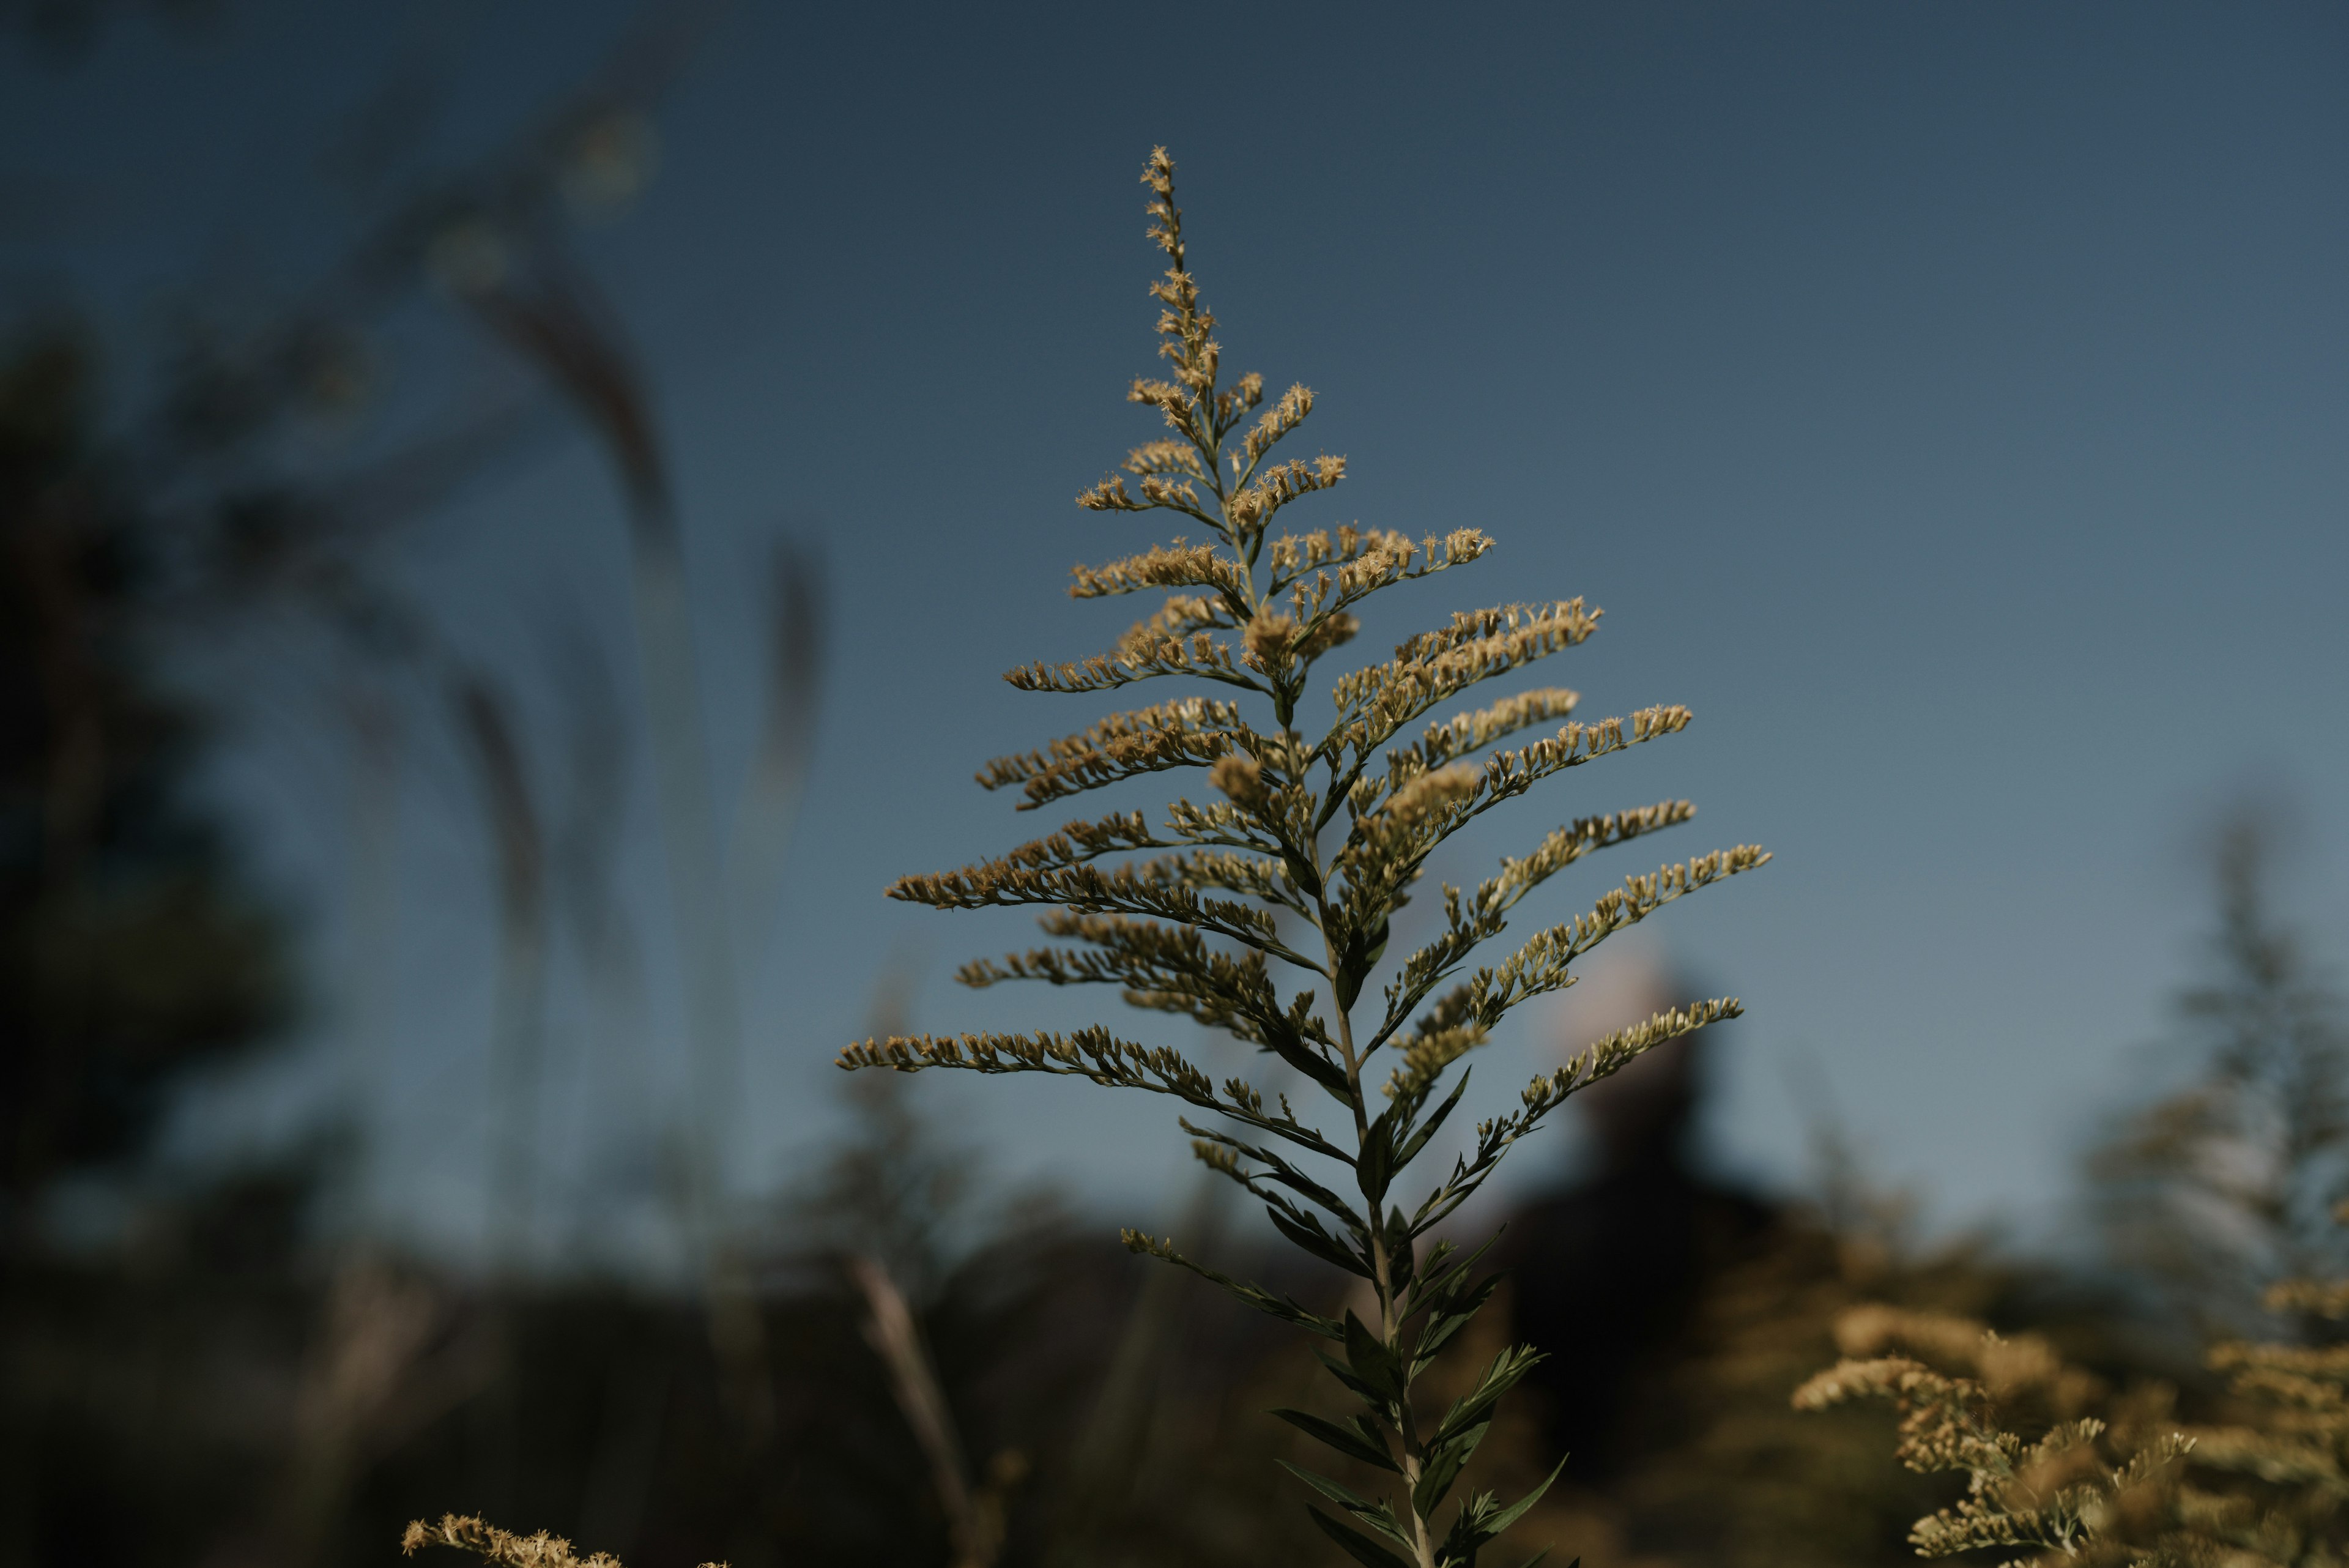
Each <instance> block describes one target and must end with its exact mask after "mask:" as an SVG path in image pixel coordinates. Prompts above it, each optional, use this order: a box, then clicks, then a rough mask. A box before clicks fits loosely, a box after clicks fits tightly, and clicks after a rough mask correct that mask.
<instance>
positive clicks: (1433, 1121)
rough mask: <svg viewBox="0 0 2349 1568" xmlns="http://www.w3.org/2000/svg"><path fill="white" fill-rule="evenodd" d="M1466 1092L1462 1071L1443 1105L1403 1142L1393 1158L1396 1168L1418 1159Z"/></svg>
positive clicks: (1465, 1074) (1465, 1075)
mask: <svg viewBox="0 0 2349 1568" xmlns="http://www.w3.org/2000/svg"><path fill="white" fill-rule="evenodd" d="M1467 1091H1468V1074H1467V1072H1466V1071H1465V1070H1463V1071H1462V1073H1461V1075H1460V1081H1459V1082H1458V1083H1457V1084H1454V1085H1453V1086H1452V1092H1451V1093H1450V1094H1448V1095H1446V1096H1444V1103H1443V1104H1442V1105H1440V1106H1436V1107H1435V1112H1434V1114H1433V1115H1432V1116H1429V1117H1428V1118H1427V1120H1426V1121H1424V1122H1423V1123H1421V1124H1420V1127H1419V1130H1418V1131H1416V1132H1414V1133H1413V1134H1412V1135H1411V1137H1410V1138H1409V1139H1408V1140H1406V1141H1405V1142H1404V1144H1403V1146H1402V1153H1401V1154H1400V1155H1398V1156H1397V1157H1396V1158H1395V1166H1396V1168H1398V1169H1400V1168H1402V1167H1403V1166H1406V1165H1409V1164H1410V1163H1411V1162H1412V1161H1413V1160H1414V1159H1417V1158H1419V1151H1420V1150H1421V1149H1423V1148H1425V1147H1427V1140H1428V1139H1430V1138H1432V1137H1434V1136H1435V1130H1436V1128H1438V1127H1442V1126H1443V1125H1444V1117H1446V1116H1450V1115H1451V1114H1452V1107H1453V1106H1456V1105H1458V1104H1459V1103H1460V1096H1462V1095H1464V1094H1465V1093H1467Z"/></svg>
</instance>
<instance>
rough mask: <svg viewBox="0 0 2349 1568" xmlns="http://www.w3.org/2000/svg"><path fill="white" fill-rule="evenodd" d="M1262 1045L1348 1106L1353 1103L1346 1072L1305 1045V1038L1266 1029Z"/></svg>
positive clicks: (1286, 1031)
mask: <svg viewBox="0 0 2349 1568" xmlns="http://www.w3.org/2000/svg"><path fill="white" fill-rule="evenodd" d="M1264 1042H1265V1044H1267V1045H1269V1046H1270V1047H1272V1049H1273V1051H1274V1053H1275V1054H1278V1056H1279V1057H1280V1059H1281V1060H1282V1061H1284V1062H1286V1063H1288V1064H1289V1065H1290V1066H1292V1067H1294V1068H1296V1069H1297V1070H1298V1071H1299V1072H1300V1073H1302V1074H1304V1075H1306V1076H1307V1077H1309V1078H1310V1079H1312V1080H1313V1081H1314V1082H1315V1083H1317V1084H1319V1085H1321V1086H1322V1087H1323V1088H1325V1089H1327V1090H1329V1091H1330V1093H1331V1094H1332V1095H1335V1096H1337V1097H1338V1098H1339V1099H1340V1100H1341V1101H1343V1102H1344V1103H1345V1104H1347V1105H1352V1104H1353V1103H1354V1098H1353V1090H1352V1089H1351V1088H1350V1086H1348V1085H1347V1083H1346V1070H1345V1069H1344V1068H1343V1067H1340V1066H1339V1065H1338V1064H1336V1063H1335V1062H1332V1061H1330V1060H1329V1059H1328V1058H1327V1057H1325V1056H1323V1055H1322V1054H1321V1053H1319V1051H1316V1050H1315V1049H1313V1047H1312V1046H1310V1045H1309V1044H1306V1043H1305V1041H1304V1039H1303V1038H1302V1037H1301V1036H1299V1035H1297V1034H1293V1033H1289V1032H1288V1030H1286V1029H1267V1030H1266V1031H1265V1032H1264Z"/></svg>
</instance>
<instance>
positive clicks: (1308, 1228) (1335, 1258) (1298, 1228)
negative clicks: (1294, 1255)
mask: <svg viewBox="0 0 2349 1568" xmlns="http://www.w3.org/2000/svg"><path fill="white" fill-rule="evenodd" d="M1265 1212H1266V1213H1267V1214H1269V1215H1270V1216H1272V1224H1273V1229H1275V1230H1277V1231H1279V1232H1280V1233H1281V1234H1282V1235H1284V1236H1286V1237H1288V1240H1289V1241H1290V1242H1291V1243H1293V1244H1294V1245H1295V1246H1297V1247H1298V1248H1299V1250H1300V1251H1307V1252H1310V1253H1312V1254H1313V1255H1314V1256H1315V1257H1317V1258H1319V1259H1320V1260H1321V1261H1322V1262H1325V1263H1330V1264H1332V1265H1334V1266H1336V1267H1338V1268H1340V1269H1343V1270H1345V1271H1346V1272H1348V1273H1350V1274H1360V1275H1361V1277H1362V1278H1364V1279H1366V1280H1367V1279H1369V1278H1370V1277H1371V1266H1370V1265H1369V1264H1368V1263H1365V1262H1362V1260H1361V1259H1360V1258H1357V1257H1356V1256H1354V1254H1353V1252H1352V1251H1350V1249H1348V1248H1347V1247H1346V1246H1345V1245H1344V1244H1343V1243H1342V1242H1340V1241H1339V1240H1338V1239H1337V1238H1336V1237H1334V1236H1332V1235H1330V1232H1328V1231H1324V1230H1323V1229H1321V1227H1320V1226H1319V1225H1313V1224H1300V1223H1299V1221H1298V1220H1291V1219H1289V1218H1288V1216H1287V1215H1285V1214H1283V1213H1282V1212H1281V1211H1280V1210H1278V1209H1275V1208H1274V1207H1272V1205H1270V1204H1267V1205H1265ZM1304 1218H1305V1219H1306V1220H1310V1219H1311V1216H1310V1215H1307V1216H1305V1217H1304Z"/></svg>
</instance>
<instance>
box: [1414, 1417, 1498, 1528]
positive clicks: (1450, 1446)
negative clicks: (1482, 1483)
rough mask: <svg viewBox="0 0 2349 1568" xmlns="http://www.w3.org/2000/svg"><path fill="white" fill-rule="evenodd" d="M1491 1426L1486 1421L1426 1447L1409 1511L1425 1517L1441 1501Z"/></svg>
mask: <svg viewBox="0 0 2349 1568" xmlns="http://www.w3.org/2000/svg"><path fill="white" fill-rule="evenodd" d="M1490 1426H1491V1423H1490V1422H1487V1423H1485V1425H1483V1426H1476V1427H1471V1428H1468V1429H1467V1430H1466V1431H1464V1432H1462V1433H1460V1434H1459V1435H1458V1436H1456V1437H1454V1438H1449V1439H1447V1440H1445V1441H1444V1442H1440V1443H1437V1444H1436V1445H1434V1447H1433V1449H1430V1450H1429V1452H1428V1456H1427V1468H1426V1469H1424V1470H1423V1471H1422V1472H1421V1473H1420V1478H1419V1484H1418V1485H1417V1486H1414V1487H1413V1488H1412V1489H1411V1506H1412V1510H1413V1512H1415V1513H1417V1514H1418V1515H1419V1516H1420V1518H1422V1519H1425V1518H1427V1517H1428V1516H1429V1515H1430V1514H1432V1513H1433V1512H1434V1511H1435V1510H1436V1507H1437V1505H1438V1504H1440V1503H1442V1502H1443V1501H1444V1494H1445V1493H1446V1492H1448V1491H1450V1490H1452V1483H1453V1482H1454V1481H1455V1480H1459V1479H1460V1469H1461V1467H1462V1466H1463V1465H1465V1464H1466V1463H1467V1462H1468V1457H1469V1456H1470V1455H1471V1454H1473V1453H1475V1451H1476V1445H1477V1444H1479V1443H1481V1442H1483V1441H1484V1440H1485V1432H1486V1431H1487V1430H1488V1429H1489V1428H1490Z"/></svg>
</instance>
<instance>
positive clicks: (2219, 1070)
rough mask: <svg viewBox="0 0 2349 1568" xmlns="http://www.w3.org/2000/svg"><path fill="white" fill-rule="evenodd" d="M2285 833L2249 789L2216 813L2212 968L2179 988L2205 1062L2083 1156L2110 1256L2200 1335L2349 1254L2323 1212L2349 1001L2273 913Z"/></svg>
mask: <svg viewBox="0 0 2349 1568" xmlns="http://www.w3.org/2000/svg"><path fill="white" fill-rule="evenodd" d="M2283 846H2284V842H2283V836H2282V832H2281V827H2280V820H2279V817H2278V815H2277V814H2276V813H2274V812H2272V811H2270V810H2263V809H2261V808H2260V807H2259V806H2258V805H2256V804H2252V803H2246V804H2243V805H2239V806H2237V807H2236V808H2235V809H2234V810H2233V811H2231V812H2230V815H2228V816H2227V817H2226V818H2224V819H2223V820H2222V821H2221V822H2220V826H2219V830H2218V832H2217V833H2216V834H2215V835H2214V836H2212V840H2211V850H2212V854H2211V866H2210V868H2211V870H2212V872H2213V874H2214V876H2213V880H2214V882H2215V885H2216V887H2215V890H2216V891H2217V893H2218V895H2219V898H2218V904H2219V910H2218V913H2219V919H2218V921H2217V925H2216V929H2214V930H2213V931H2212V932H2211V933H2210V937H2209V957H2210V960H2211V962H2210V968H2209V972H2208V975H2207V977H2206V978H2205V979H2204V980H2203V981H2201V983H2199V984H2198V985H2195V986H2193V987H2192V988H2190V989H2189V990H2188V991H2186V992H2184V993H2183V994H2182V995H2181V996H2180V997H2179V998H2178V1023H2179V1025H2180V1027H2181V1029H2182V1031H2183V1032H2184V1033H2185V1035H2186V1038H2187V1039H2188V1040H2189V1041H2190V1042H2191V1043H2192V1044H2194V1045H2195V1046H2196V1047H2198V1053H2199V1056H2200V1058H2201V1062H2200V1072H2199V1076H2198V1077H2197V1078H2196V1079H2195V1080H2194V1081H2193V1082H2192V1083H2190V1084H2189V1085H2187V1086H2186V1087H2184V1088H2182V1089H2180V1090H2178V1092H2176V1093H2174V1094H2171V1095H2168V1096H2163V1097H2162V1098H2160V1099H2158V1100H2156V1101H2155V1102H2153V1103H2152V1104H2151V1105H2148V1106H2144V1107H2142V1108H2141V1109H2138V1110H2137V1111H2136V1112H2134V1113H2133V1114H2131V1115H2130V1116H2127V1118H2126V1119H2124V1120H2123V1121H2122V1122H2121V1123H2120V1125H2119V1126H2118V1127H2116V1128H2115V1129H2114V1131H2113V1132H2112V1134H2111V1135H2110V1136H2109V1137H2106V1140H2105V1141H2104V1143H2103V1144H2102V1145H2101V1146H2100V1147H2098V1148H2097V1149H2096V1150H2095V1153H2094V1155H2093V1156H2092V1158H2091V1160H2090V1165H2089V1170H2090V1175H2091V1178H2092V1179H2093V1180H2094V1181H2095V1191H2096V1198H2097V1201H2098V1209H2099V1218H2100V1219H2101V1220H2102V1221H2103V1224H2104V1226H2105V1229H2106V1235H2107V1237H2108V1239H2109V1241H2110V1242H2111V1245H2112V1247H2113V1251H2115V1253H2116V1256H2117V1260H2118V1261H2119V1262H2121V1263H2122V1264H2123V1265H2124V1266H2126V1267H2127V1268H2128V1269H2130V1270H2131V1271H2132V1272H2135V1273H2137V1275H2139V1276H2140V1277H2142V1278H2144V1279H2147V1280H2148V1281H2150V1282H2153V1283H2154V1284H2156V1285H2157V1286H2158V1288H2159V1289H2160V1291H2161V1292H2162V1293H2163V1294H2164V1295H2165V1296H2166V1297H2167V1298H2168V1301H2169V1302H2170V1303H2172V1304H2174V1305H2175V1306H2176V1307H2177V1308H2178V1309H2181V1310H2182V1311H2183V1312H2184V1313H2185V1314H2187V1315H2189V1316H2190V1317H2191V1318H2192V1319H2194V1320H2195V1326H2197V1327H2198V1328H2199V1329H2200V1330H2201V1331H2202V1333H2203V1334H2213V1333H2230V1334H2244V1333H2257V1332H2260V1331H2261V1327H2262V1324H2261V1295H2262V1293H2263V1292H2264V1291H2265V1290H2266V1288H2267V1287H2268V1286H2269V1285H2271V1284H2272V1283H2273V1282H2276V1281H2278V1280H2282V1279H2287V1278H2294V1277H2306V1276H2309V1275H2317V1274H2327V1273H2332V1272H2337V1271H2338V1270H2339V1269H2340V1268H2341V1267H2342V1266H2343V1265H2344V1263H2349V1251H2344V1246H2343V1235H2342V1232H2341V1231H2340V1230H2339V1229H2338V1228H2337V1227H2335V1226H2334V1225H2333V1224H2332V1222H2331V1221H2330V1220H2329V1218H2328V1214H2329V1210H2331V1208H2332V1206H2333V1204H2334V1203H2335V1202H2336V1201H2338V1200H2339V1199H2341V1197H2342V1196H2343V1195H2344V1192H2349V1011H2344V1006H2343V1004H2342V1001H2341V999H2340V997H2339V995H2338V994H2337V993H2336V992H2334V991H2333V990H2332V989H2331V987H2330V986H2328V985H2327V984H2326V983H2325V977H2324V976H2323V973H2322V971H2320V969H2319V968H2318V966H2317V965H2316V964H2315V963H2314V962H2313V961H2312V960H2311V959H2310V957H2309V955H2308V954H2307V953H2306V951H2304V950H2303V948H2302V943H2301V942H2300V941H2299V940H2298V939H2297V938H2296V937H2295V935H2294V933H2293V932H2292V930H2291V929H2289V928H2288V927H2287V926H2286V925H2285V924H2284V923H2283V922H2282V920H2281V919H2279V917H2278V915H2277V912H2276V909H2275V898H2274V888H2273V884H2274V880H2275V873H2276V871H2277V869H2278V867H2279V865H2280V863H2281V862H2282V849H2283Z"/></svg>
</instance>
